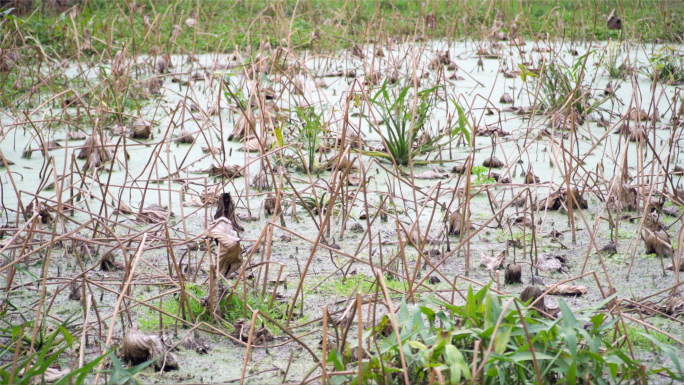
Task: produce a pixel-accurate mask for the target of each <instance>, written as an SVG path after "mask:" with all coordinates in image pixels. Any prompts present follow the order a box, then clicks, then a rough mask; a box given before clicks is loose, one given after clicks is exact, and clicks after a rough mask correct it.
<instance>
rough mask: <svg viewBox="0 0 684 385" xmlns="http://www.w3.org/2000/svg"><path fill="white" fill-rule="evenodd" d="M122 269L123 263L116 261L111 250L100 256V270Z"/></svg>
mask: <svg viewBox="0 0 684 385" xmlns="http://www.w3.org/2000/svg"><path fill="white" fill-rule="evenodd" d="M123 269H124V265H123V263H121V262H117V261H116V259H115V257H114V253H113V252H109V253H107V254H105V256H104V258H102V262H100V270H102V271H115V270H123Z"/></svg>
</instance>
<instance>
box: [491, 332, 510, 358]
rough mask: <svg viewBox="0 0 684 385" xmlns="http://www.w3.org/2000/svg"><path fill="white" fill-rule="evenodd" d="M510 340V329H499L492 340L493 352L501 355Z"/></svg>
mask: <svg viewBox="0 0 684 385" xmlns="http://www.w3.org/2000/svg"><path fill="white" fill-rule="evenodd" d="M510 340H511V328H508V327H507V328H503V331H502V329H501V328H500V329H499V334H498V335H497V336H496V338H495V339H494V351H495V352H497V353H498V354H503V353H504V352H505V351H506V347H507V346H508V341H510Z"/></svg>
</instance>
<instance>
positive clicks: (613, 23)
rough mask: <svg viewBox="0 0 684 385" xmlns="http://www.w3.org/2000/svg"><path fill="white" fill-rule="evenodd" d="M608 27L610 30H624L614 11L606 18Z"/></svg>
mask: <svg viewBox="0 0 684 385" xmlns="http://www.w3.org/2000/svg"><path fill="white" fill-rule="evenodd" d="M606 27H608V29H622V20H621V19H620V18H619V17H617V16H615V10H614V9H613V11H612V12H611V13H610V15H609V16H608V17H606Z"/></svg>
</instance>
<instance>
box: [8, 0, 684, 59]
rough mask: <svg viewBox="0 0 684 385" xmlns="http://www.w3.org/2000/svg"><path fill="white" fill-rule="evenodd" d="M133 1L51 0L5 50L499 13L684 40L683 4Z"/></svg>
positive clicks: (268, 37)
mask: <svg viewBox="0 0 684 385" xmlns="http://www.w3.org/2000/svg"><path fill="white" fill-rule="evenodd" d="M127 3H131V4H133V3H132V2H124V1H105V0H89V1H85V2H83V3H81V5H80V6H79V9H78V11H70V10H68V11H67V12H65V13H59V12H55V11H54V10H52V9H51V8H50V7H49V6H48V5H46V3H45V2H40V1H36V3H35V4H34V6H33V8H32V9H31V10H30V11H28V12H26V13H24V14H21V15H19V14H17V15H16V16H14V17H10V18H9V19H6V20H5V21H4V22H3V23H2V29H3V32H5V33H10V34H7V35H6V38H5V39H4V41H3V43H2V44H3V46H4V47H5V48H7V47H16V46H21V45H23V44H28V45H33V44H38V45H41V46H43V48H44V49H45V50H46V53H48V54H50V53H51V52H53V53H58V54H60V55H70V54H74V53H75V52H77V51H78V49H79V47H81V46H83V45H84V33H85V34H86V35H87V34H88V33H90V35H91V36H92V39H91V42H92V46H93V50H94V51H95V52H98V53H101V52H107V51H110V50H114V49H119V48H121V47H123V46H125V45H128V46H129V49H130V50H132V51H134V52H140V53H145V52H149V51H150V50H153V49H158V50H160V51H164V52H169V51H171V52H183V51H193V52H228V51H233V50H234V49H235V48H236V47H239V48H245V47H248V46H249V47H254V48H256V47H258V46H259V44H260V43H261V42H266V41H269V42H270V43H271V45H272V46H279V45H286V46H289V47H296V48H306V49H313V50H315V51H325V50H334V49H339V48H341V47H346V46H349V45H350V44H351V43H352V42H372V41H380V40H384V39H386V38H387V37H394V38H402V37H416V36H417V37H420V38H432V39H440V38H441V39H444V38H446V39H463V38H472V39H481V38H484V37H486V34H487V32H488V31H489V30H490V28H491V26H492V24H493V22H494V20H496V19H497V17H498V19H499V20H502V21H503V22H504V26H503V28H502V29H501V30H502V31H503V32H509V29H510V27H511V25H512V24H513V23H514V22H515V23H516V25H517V27H518V29H519V30H520V31H521V32H522V34H523V35H524V36H526V37H527V38H528V39H532V38H538V37H540V36H546V34H547V33H548V35H549V36H550V37H552V38H553V37H562V38H565V39H570V40H578V41H587V40H591V39H598V40H605V39H609V38H612V39H632V40H640V39H641V40H643V41H654V40H655V39H659V40H662V41H668V42H681V40H682V37H683V36H684V24H682V23H681V20H682V17H684V3H683V2H681V1H645V0H623V1H606V0H603V1H598V0H596V1H594V0H581V1H574V0H556V1H550V0H549V1H529V0H521V1H511V0H492V1H475V0H469V1H465V2H462V1H458V2H457V1H444V0H438V1H435V0H433V1H426V2H418V1H411V0H384V1H349V0H347V1H344V0H329V1H328V0H326V1H321V0H304V1H295V0H285V1H259V0H252V1H250V0H246V1H229V0H214V1H205V2H196V1H183V0H177V1H166V0H160V1H150V0H144V1H140V2H139V3H137V4H136V5H133V6H131V5H128V4H127ZM613 9H614V10H615V12H616V15H618V16H619V17H620V18H621V19H622V23H623V29H622V30H609V29H608V28H607V27H606V21H605V20H604V17H603V16H605V15H608V14H610V12H611V11H612V10H613ZM429 15H434V16H435V17H436V19H432V17H431V16H429ZM15 17H16V19H15ZM428 19H429V20H431V22H430V23H428V22H427V21H428ZM435 20H436V21H435ZM516 20H517V21H516ZM86 29H87V30H88V32H86V31H85V30H86ZM380 31H382V32H380ZM11 32H18V33H11Z"/></svg>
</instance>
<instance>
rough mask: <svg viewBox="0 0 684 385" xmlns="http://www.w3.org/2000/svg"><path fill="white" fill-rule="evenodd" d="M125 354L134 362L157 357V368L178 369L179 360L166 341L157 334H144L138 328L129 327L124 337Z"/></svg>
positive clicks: (138, 362) (137, 362) (155, 364)
mask: <svg viewBox="0 0 684 385" xmlns="http://www.w3.org/2000/svg"><path fill="white" fill-rule="evenodd" d="M123 354H124V357H126V358H127V359H128V360H130V361H131V362H132V363H133V364H140V363H142V362H145V361H148V360H151V359H155V358H157V357H159V358H158V359H157V360H156V361H155V362H154V367H155V368H156V369H157V370H161V369H165V370H171V369H178V361H177V360H176V356H175V355H174V354H173V353H170V352H169V351H168V349H167V348H166V346H165V345H164V342H162V340H161V338H159V336H158V335H156V334H147V335H146V334H143V333H142V332H141V331H140V330H138V329H136V328H130V329H128V332H126V335H125V336H124V339H123Z"/></svg>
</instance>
